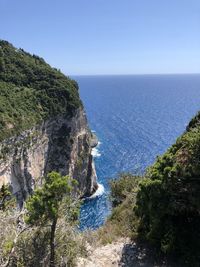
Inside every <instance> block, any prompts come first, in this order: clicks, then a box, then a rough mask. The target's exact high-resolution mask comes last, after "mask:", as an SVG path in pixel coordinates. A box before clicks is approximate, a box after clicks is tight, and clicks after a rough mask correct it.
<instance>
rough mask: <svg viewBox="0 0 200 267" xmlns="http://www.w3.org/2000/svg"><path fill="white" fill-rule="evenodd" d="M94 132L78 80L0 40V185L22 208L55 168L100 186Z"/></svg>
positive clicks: (83, 185)
mask: <svg viewBox="0 0 200 267" xmlns="http://www.w3.org/2000/svg"><path fill="white" fill-rule="evenodd" d="M91 140H92V134H91V131H90V129H89V128H88V124H87V118H86V115H85V111H84V108H83V105H82V102H81V100H80V98H79V93H78V85H77V83H76V82H75V81H74V80H71V79H70V78H68V77H66V76H65V75H63V74H62V73H61V72H60V71H58V70H56V69H53V68H51V67H50V66H49V65H48V64H47V63H46V62H45V61H44V60H43V59H42V58H40V57H38V56H35V55H30V54H29V53H27V52H25V51H24V50H23V49H16V48H15V47H13V46H12V45H11V44H10V43H8V42H6V41H0V186H2V184H10V187H11V189H12V192H13V194H14V195H15V196H16V198H17V200H18V203H19V205H20V207H22V205H23V201H24V200H25V199H26V197H27V196H28V195H29V194H31V193H32V191H33V190H34V188H35V187H36V186H38V185H40V184H41V183H42V181H41V177H42V176H45V175H46V174H47V173H49V172H51V171H57V172H59V173H61V174H62V175H68V174H69V175H70V176H71V177H73V178H74V179H76V180H77V181H78V188H77V189H79V190H80V191H81V193H82V195H87V196H88V195H91V194H93V193H94V192H95V191H96V189H97V182H96V172H95V167H94V161H93V158H92V155H91V149H92V146H91Z"/></svg>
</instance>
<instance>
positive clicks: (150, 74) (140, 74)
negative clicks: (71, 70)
mask: <svg viewBox="0 0 200 267" xmlns="http://www.w3.org/2000/svg"><path fill="white" fill-rule="evenodd" d="M63 73H64V74H65V72H63ZM65 75H67V76H154V75H166V76H167V75H200V72H186V73H184V72H183V73H127V74H125V73H123V74H120V73H119V74H117V73H113V74H112V73H111V74H110V73H109V74H101V73H98V74H65Z"/></svg>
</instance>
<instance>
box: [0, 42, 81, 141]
mask: <svg viewBox="0 0 200 267" xmlns="http://www.w3.org/2000/svg"><path fill="white" fill-rule="evenodd" d="M81 105H82V104H81V101H80V99H79V94H78V84H77V83H76V82H75V81H73V80H71V79H69V78H68V77H66V76H65V75H63V74H62V73H61V72H60V71H58V70H56V69H53V68H51V67H50V66H49V65H48V64H47V63H45V61H44V60H43V59H42V58H40V57H38V56H35V55H30V54H29V53H27V52H25V51H24V50H23V49H16V48H14V47H13V46H12V45H11V44H9V43H8V42H6V41H0V141H2V140H3V139H5V138H7V137H10V136H12V135H14V134H19V133H20V132H21V131H22V130H25V129H28V128H30V127H32V126H34V125H35V124H37V123H39V122H40V121H42V120H45V119H47V118H49V117H54V116H56V115H58V114H66V115H67V116H72V115H73V113H74V111H75V110H76V109H77V108H78V107H80V106H81Z"/></svg>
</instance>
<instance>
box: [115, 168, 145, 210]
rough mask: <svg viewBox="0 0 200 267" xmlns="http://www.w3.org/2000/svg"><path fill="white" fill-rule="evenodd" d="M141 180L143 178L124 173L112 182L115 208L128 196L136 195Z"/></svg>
mask: <svg viewBox="0 0 200 267" xmlns="http://www.w3.org/2000/svg"><path fill="white" fill-rule="evenodd" d="M139 180H141V177H139V176H134V175H132V174H129V173H122V174H120V177H118V178H117V179H113V180H111V182H110V186H111V194H110V197H111V201H112V204H113V206H114V207H115V206H117V205H119V204H121V203H122V202H123V201H124V200H125V199H126V197H127V196H128V194H130V193H132V194H135V192H136V191H137V187H138V181H139Z"/></svg>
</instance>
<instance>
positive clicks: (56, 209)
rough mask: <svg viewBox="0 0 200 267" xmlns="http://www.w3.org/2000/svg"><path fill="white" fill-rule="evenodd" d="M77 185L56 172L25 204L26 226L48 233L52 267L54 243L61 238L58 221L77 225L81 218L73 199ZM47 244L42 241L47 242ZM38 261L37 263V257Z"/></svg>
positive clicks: (47, 178) (54, 261)
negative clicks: (63, 220) (62, 220)
mask: <svg viewBox="0 0 200 267" xmlns="http://www.w3.org/2000/svg"><path fill="white" fill-rule="evenodd" d="M76 184H77V181H76V180H74V179H71V178H70V177H69V176H61V175H60V174H59V173H57V172H51V173H49V174H48V176H47V177H46V178H45V182H44V185H43V186H42V188H39V189H36V190H35V192H34V194H33V195H32V196H31V197H30V198H29V199H28V201H27V203H26V207H27V211H28V215H27V217H26V223H27V224H29V225H31V226H37V227H40V230H39V232H44V233H45V235H44V237H45V240H46V241H47V242H48V243H49V250H48V251H50V256H49V261H48V262H49V266H51V267H54V266H56V261H57V254H56V253H57V250H55V240H56V235H57V234H58V229H57V228H58V221H59V220H61V219H62V218H63V217H64V218H65V221H67V223H68V224H70V223H74V222H75V221H76V220H77V218H78V215H79V206H80V202H79V201H75V200H74V198H73V196H72V190H73V186H75V185H76ZM48 224H49V230H48V232H46V231H45V230H43V229H45V228H46V227H47V225H48ZM48 233H49V234H48ZM45 240H41V241H42V242H45ZM30 245H31V244H30ZM37 247H38V245H37ZM39 254H40V253H39ZM36 260H37V261H38V257H36ZM31 266H32V265H31ZM33 266H34V265H33Z"/></svg>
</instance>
